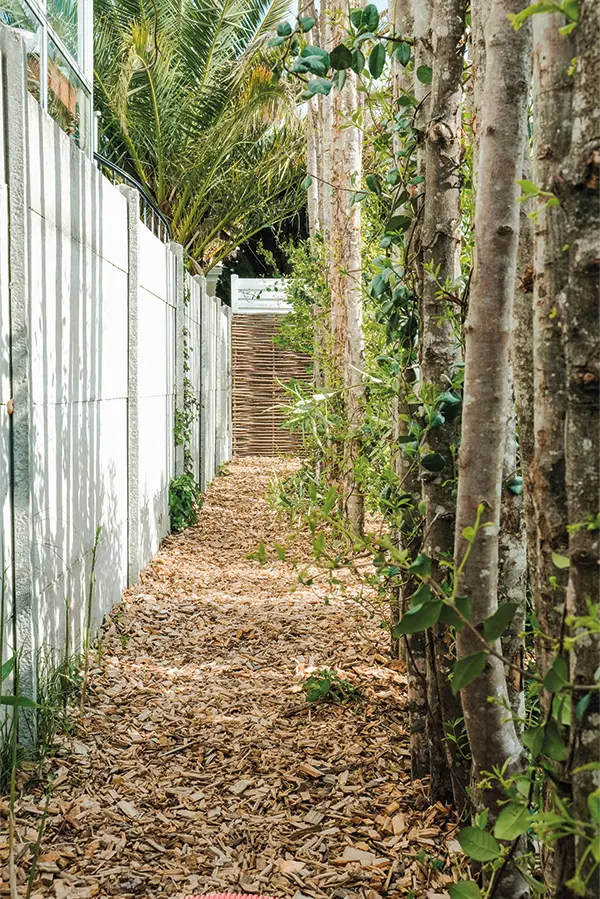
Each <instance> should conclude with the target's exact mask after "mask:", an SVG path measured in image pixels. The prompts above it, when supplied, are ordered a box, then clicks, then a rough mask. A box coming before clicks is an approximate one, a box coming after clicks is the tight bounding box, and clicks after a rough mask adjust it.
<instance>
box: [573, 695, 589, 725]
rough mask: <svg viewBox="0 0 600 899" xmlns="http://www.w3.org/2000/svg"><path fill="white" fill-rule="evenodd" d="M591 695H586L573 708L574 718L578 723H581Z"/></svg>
mask: <svg viewBox="0 0 600 899" xmlns="http://www.w3.org/2000/svg"><path fill="white" fill-rule="evenodd" d="M591 699H592V694H591V693H586V694H585V696H582V697H581V699H580V700H579V702H578V703H577V705H576V706H575V717H576V718H577V720H578V721H579V722H581V721H583V717H584V715H585V713H586V712H587V708H588V706H589V704H590V702H591Z"/></svg>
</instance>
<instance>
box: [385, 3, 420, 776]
mask: <svg viewBox="0 0 600 899" xmlns="http://www.w3.org/2000/svg"><path fill="white" fill-rule="evenodd" d="M388 20H389V22H390V26H391V30H392V34H393V35H395V36H400V35H402V36H405V35H409V36H410V35H411V34H412V33H413V27H414V9H413V2H412V0H389V3H388ZM391 67H392V79H391V82H392V83H391V87H392V100H393V101H394V103H395V102H396V100H397V99H398V97H400V95H401V93H402V90H403V89H406V90H410V88H411V87H412V83H411V80H410V76H408V75H407V74H406V70H405V69H404V68H403V67H402V66H401V65H400V63H398V61H397V60H396V59H395V58H393V59H392V62H391ZM393 148H394V162H395V165H396V168H398V169H399V170H400V168H401V159H400V157H399V156H398V155H397V154H398V152H399V150H400V142H399V140H398V139H397V138H394V143H393ZM406 352H407V355H408V356H410V357H411V358H409V359H408V361H407V370H406V376H405V377H404V378H403V379H402V384H401V385H400V394H399V396H398V397H397V398H396V402H395V403H394V404H393V424H394V438H395V441H396V455H395V468H396V473H397V475H398V477H399V478H400V480H401V483H402V488H403V490H404V491H406V492H407V493H411V494H412V495H413V496H414V497H415V502H417V501H418V498H419V495H420V484H419V479H418V475H417V473H416V472H415V471H414V468H413V467H412V464H411V460H409V459H407V458H406V457H405V456H404V454H403V453H402V452H401V449H400V444H399V443H398V441H399V438H400V437H401V436H403V435H405V434H406V433H407V424H406V421H405V420H404V419H403V418H401V417H400V416H401V415H402V414H406V413H407V412H408V409H409V407H408V406H407V405H406V403H405V402H404V400H405V397H406V394H407V393H410V392H412V390H413V388H414V385H413V380H414V377H415V375H414V368H413V367H412V362H413V359H412V355H413V354H414V353H415V350H414V348H413V347H412V346H411V347H410V348H408V349H407V351H406ZM414 517H415V516H413V515H411V513H409V512H407V513H406V521H405V526H404V528H401V529H400V531H399V532H398V533H397V535H396V539H397V542H398V545H399V547H400V548H401V549H407V550H408V551H409V553H410V555H411V557H414V556H416V555H417V554H418V551H419V538H418V536H417V537H415V536H413V531H414V528H415V527H416V522H415V521H414V520H413V519H414ZM416 587H417V584H416V583H415V582H414V581H413V580H412V579H410V578H409V579H408V580H407V581H406V582H405V583H404V584H403V586H402V588H400V589H398V591H397V593H396V596H395V597H394V602H395V605H396V610H395V611H396V620H398V619H399V617H400V613H401V612H402V611H403V610H404V609H405V608H407V606H408V597H409V596H410V594H411V593H412V592H414V590H415V589H416ZM402 648H405V649H406V666H407V674H408V684H407V693H408V698H407V711H408V722H409V732H410V765H411V776H412V778H413V780H420V779H421V778H423V777H426V776H427V775H428V774H429V739H428V734H427V681H426V674H427V672H426V663H425V634H423V633H418V634H410V635H409V636H407V637H406V638H405V642H404V644H403V646H402V645H401V646H399V647H398V653H400V652H401V651H402Z"/></svg>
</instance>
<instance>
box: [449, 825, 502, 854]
mask: <svg viewBox="0 0 600 899" xmlns="http://www.w3.org/2000/svg"><path fill="white" fill-rule="evenodd" d="M458 842H459V843H460V848H461V849H462V851H463V852H464V853H465V855H468V856H469V858H473V859H475V861H476V862H491V861H492V860H493V859H495V858H498V856H499V855H500V846H499V844H498V841H497V840H496V839H494V837H493V836H492V835H491V833H488V832H487V830H479V828H478V827H463V829H462V830H461V832H460V833H459V835H458Z"/></svg>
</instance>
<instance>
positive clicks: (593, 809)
mask: <svg viewBox="0 0 600 899" xmlns="http://www.w3.org/2000/svg"><path fill="white" fill-rule="evenodd" d="M587 807H588V812H589V813H590V818H591V819H592V821H593V822H594V824H600V787H598V788H597V789H595V790H594V792H593V793H590V794H589V796H588V798H587Z"/></svg>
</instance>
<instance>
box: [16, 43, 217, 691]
mask: <svg viewBox="0 0 600 899" xmlns="http://www.w3.org/2000/svg"><path fill="white" fill-rule="evenodd" d="M5 76H6V77H5ZM0 78H3V79H4V80H2V81H0V340H1V349H0V565H1V564H3V565H4V566H5V568H6V576H5V593H6V601H5V618H6V622H5V627H4V632H5V636H4V643H5V646H4V647H3V654H4V658H7V657H8V656H9V655H10V654H11V653H12V651H13V649H14V643H15V642H16V643H17V644H18V648H19V650H22V651H23V653H24V655H23V674H22V683H23V685H24V686H25V688H26V689H27V690H28V691H30V692H35V656H36V654H37V651H38V650H39V649H40V648H41V647H43V646H46V647H48V646H50V647H55V648H58V649H62V648H63V647H64V646H65V639H66V629H65V624H66V620H67V606H68V609H69V621H70V628H69V644H70V648H71V650H75V649H77V647H78V646H80V645H81V641H82V637H83V633H84V628H85V618H86V598H87V589H88V584H89V578H90V567H91V559H92V551H93V548H94V541H95V535H96V531H97V528H98V527H101V532H100V538H99V543H98V555H97V563H96V579H95V586H94V592H93V596H94V601H93V617H92V627H93V629H94V630H96V629H97V627H98V625H99V624H100V623H101V621H102V619H103V618H104V616H105V615H106V613H107V612H108V611H109V609H110V608H111V606H112V605H113V604H114V603H116V602H118V601H119V599H120V596H121V593H122V591H123V589H124V588H125V587H126V586H127V584H128V582H130V581H132V580H134V581H135V580H136V579H137V573H138V572H139V570H140V568H141V567H143V566H144V565H146V564H147V563H148V561H149V560H150V559H151V558H152V556H153V555H154V554H155V553H156V551H157V549H158V547H159V544H160V541H161V540H162V538H163V537H164V535H165V534H166V533H168V531H169V505H168V494H169V483H170V481H171V479H172V477H173V476H174V475H175V474H177V473H180V468H178V466H180V462H178V461H177V460H178V459H179V458H180V457H181V453H180V450H178V449H177V448H176V447H175V437H174V418H175V408H176V404H177V405H179V404H181V402H182V401H183V396H182V388H181V372H182V367H181V360H182V352H183V349H182V348H183V343H184V339H185V340H186V341H187V344H188V348H189V354H188V365H189V369H188V370H187V371H186V372H185V374H186V376H187V377H189V380H190V383H191V385H192V388H193V391H194V394H195V396H196V398H197V402H198V414H197V416H196V419H195V421H194V423H193V426H192V437H191V442H190V451H191V457H192V468H193V473H194V476H195V477H196V478H197V479H198V480H199V481H201V482H202V486H203V487H206V486H207V485H208V484H209V483H210V480H211V479H212V477H213V476H214V474H215V472H216V467H217V464H218V461H217V460H219V461H225V460H226V458H228V449H227V447H228V446H229V443H228V440H229V438H228V433H229V432H228V430H227V429H228V428H229V430H230V409H229V408H228V396H229V397H230V387H229V385H228V384H225V385H223V384H221V383H220V382H221V380H222V379H223V378H228V377H230V365H229V364H228V361H227V360H228V359H229V355H230V329H229V327H228V322H229V317H228V314H227V312H223V311H222V310H221V309H220V304H219V301H218V300H217V299H215V298H211V297H208V295H207V291H206V284H205V282H204V279H201V278H197V277H195V278H190V277H189V276H188V275H185V278H184V277H183V261H182V260H183V257H182V251H181V247H179V246H178V245H176V244H169V245H166V244H164V243H162V242H161V241H160V240H158V238H157V237H155V236H154V235H153V234H152V233H151V232H150V231H149V230H148V229H147V228H146V227H145V226H144V225H143V224H142V223H141V222H140V221H139V208H138V205H137V195H136V194H135V192H132V191H131V189H127V190H123V189H122V188H118V187H115V186H113V185H112V184H110V183H109V182H108V181H107V180H106V179H105V178H104V177H103V176H102V175H101V174H100V172H99V171H98V170H97V169H96V168H95V167H94V166H93V164H92V163H90V161H89V160H88V159H86V157H85V156H84V155H83V154H82V153H81V152H80V151H79V150H78V148H77V147H76V146H75V144H74V142H73V141H71V140H70V139H69V138H68V137H67V135H66V134H64V133H63V132H62V131H61V130H60V129H59V127H58V125H57V124H56V123H55V122H54V121H53V120H52V119H51V118H50V117H49V116H48V115H47V114H46V113H44V112H43V111H42V110H41V108H40V107H39V106H38V104H37V103H36V102H35V100H34V99H33V98H32V97H31V96H30V95H29V94H27V93H26V90H25V66H24V57H23V54H22V48H21V47H20V45H19V43H18V41H17V39H16V38H15V37H14V36H13V35H9V34H8V32H7V31H6V30H5V29H3V28H2V27H1V26H0ZM5 172H8V178H7V179H6V180H7V182H8V184H7V183H5V179H4V173H5ZM8 188H10V189H8ZM9 264H10V271H11V278H10V281H9ZM19 264H21V265H22V268H23V272H22V273H20V272H19ZM184 284H186V285H187V288H188V293H189V300H188V301H187V302H186V295H185V293H184ZM11 320H12V322H13V324H12V326H11ZM15 323H17V324H15ZM17 325H18V327H17ZM184 329H185V332H184ZM11 353H12V362H13V365H12V372H11V370H10V367H9V360H10V356H11ZM217 397H218V399H217ZM11 398H14V405H15V414H14V415H13V416H11V415H9V409H8V407H7V402H8V400H9V399H11ZM217 405H218V407H219V416H218V417H217ZM201 409H203V410H204V411H205V418H204V419H202V416H201V414H200V410H201ZM206 414H208V418H207V417H206ZM219 429H220V430H219ZM11 494H12V495H13V496H14V497H16V499H15V502H14V504H13V506H11V502H10V497H11ZM17 500H18V502H17ZM13 529H15V532H16V533H18V535H19V539H18V540H16V541H15V551H14V553H13V551H12V548H11V533H12V531H13Z"/></svg>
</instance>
